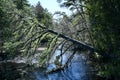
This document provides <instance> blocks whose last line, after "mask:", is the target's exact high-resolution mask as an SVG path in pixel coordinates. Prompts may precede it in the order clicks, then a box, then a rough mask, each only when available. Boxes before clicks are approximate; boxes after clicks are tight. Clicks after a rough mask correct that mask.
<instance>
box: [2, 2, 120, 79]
mask: <svg viewBox="0 0 120 80" xmlns="http://www.w3.org/2000/svg"><path fill="white" fill-rule="evenodd" d="M56 1H57V2H58V5H60V7H61V8H63V7H65V8H67V9H69V10H70V11H71V12H72V14H71V15H69V16H68V15H67V14H66V13H64V12H60V11H58V12H55V13H54V14H52V13H50V12H49V11H48V10H47V9H44V8H43V7H42V6H41V3H40V2H38V3H37V4H36V5H35V6H32V5H30V4H29V2H28V1H27V0H0V76H1V75H2V74H3V75H4V74H5V73H4V71H2V62H3V61H5V62H7V61H8V60H12V59H14V58H15V57H16V56H25V57H27V64H29V65H31V64H32V63H31V60H32V56H33V55H34V54H35V53H36V52H37V49H38V48H39V47H43V46H44V47H46V49H45V50H44V51H42V52H40V55H39V64H38V65H39V66H44V67H46V66H47V62H49V60H50V58H51V56H52V55H53V54H54V52H55V50H56V49H57V48H58V47H59V46H61V45H62V49H61V55H59V56H57V59H56V61H55V62H54V63H55V64H56V65H57V66H58V67H57V69H55V70H58V69H63V68H64V67H66V66H67V65H68V63H70V62H71V59H72V57H73V56H74V54H75V52H76V51H79V52H81V51H84V52H85V51H89V54H88V57H89V60H90V61H91V65H93V66H94V69H96V72H95V74H96V75H97V76H98V77H101V80H119V78H120V41H119V40H120V0H102V1H101V0H56ZM46 5H47V4H46ZM54 15H58V16H60V17H59V18H57V19H54V18H53V16H54ZM67 50H70V51H73V53H72V55H71V57H70V58H69V59H68V61H67V63H66V64H65V65H63V66H61V63H60V62H59V60H60V57H61V56H62V55H63V54H65V51H67ZM55 70H54V71H55ZM93 78H94V77H93ZM0 80H13V79H5V78H4V77H1V79H0ZM15 80H16V79H15ZM93 80H98V79H97V78H96V79H95V78H94V79H93Z"/></svg>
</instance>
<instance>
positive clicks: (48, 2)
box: [28, 0, 70, 15]
mask: <svg viewBox="0 0 120 80" xmlns="http://www.w3.org/2000/svg"><path fill="white" fill-rule="evenodd" d="M28 1H29V3H30V4H31V5H36V4H37V2H38V1H40V3H41V5H42V6H43V8H47V9H48V11H49V12H51V13H53V14H54V12H56V11H61V12H66V14H68V15H70V11H69V10H68V9H66V8H60V6H59V3H57V0H28Z"/></svg>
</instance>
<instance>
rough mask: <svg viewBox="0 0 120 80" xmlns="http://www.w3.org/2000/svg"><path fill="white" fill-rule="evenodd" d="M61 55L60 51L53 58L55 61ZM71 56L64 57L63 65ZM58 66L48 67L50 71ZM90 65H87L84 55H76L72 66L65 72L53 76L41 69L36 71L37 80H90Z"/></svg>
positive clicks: (55, 73)
mask: <svg viewBox="0 0 120 80" xmlns="http://www.w3.org/2000/svg"><path fill="white" fill-rule="evenodd" d="M59 53H60V51H59V50H57V51H56V52H55V54H54V56H53V59H52V60H51V62H52V61H54V59H55V58H56V57H55V56H56V55H58V54H59ZM68 56H69V54H65V55H64V56H63V64H64V63H65V62H66V60H67V57H68ZM55 67H56V66H55V65H54V64H50V65H49V67H48V70H49V69H52V68H55ZM88 68H89V67H88V64H85V57H84V55H83V54H75V55H74V57H73V59H72V61H71V64H69V66H68V67H67V68H65V69H64V70H61V71H58V72H54V73H51V74H45V73H43V71H42V70H41V69H39V70H36V71H35V72H34V76H35V80H90V79H89V75H88V74H87V72H88Z"/></svg>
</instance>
